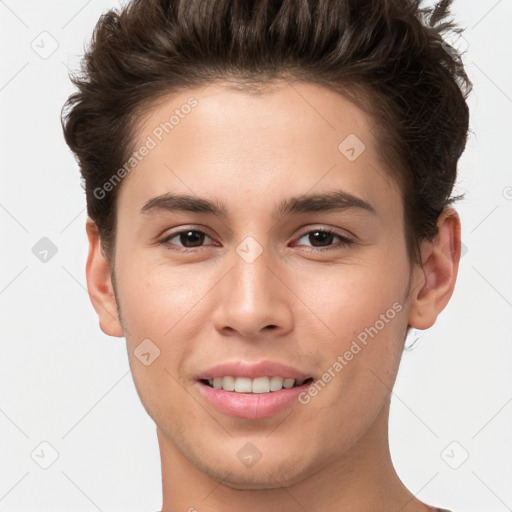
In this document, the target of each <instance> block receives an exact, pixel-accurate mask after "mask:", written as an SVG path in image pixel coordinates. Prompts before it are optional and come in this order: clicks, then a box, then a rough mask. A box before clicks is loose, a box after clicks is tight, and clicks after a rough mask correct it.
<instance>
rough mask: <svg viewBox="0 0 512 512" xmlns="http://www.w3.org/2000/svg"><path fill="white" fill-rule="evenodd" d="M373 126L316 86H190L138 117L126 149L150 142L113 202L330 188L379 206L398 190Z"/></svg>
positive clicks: (252, 198)
mask: <svg viewBox="0 0 512 512" xmlns="http://www.w3.org/2000/svg"><path fill="white" fill-rule="evenodd" d="M374 125H375V123H374V120H373V119H372V118H371V117H370V116H369V115H368V114H367V113H366V112H364V111H362V110H361V109H359V108H358V107H357V106H355V105H354V104H353V103H352V102H351V101H349V100H348V99H346V98H345V97H343V96H342V95H340V94H337V93H335V92H333V91H330V90H327V89H325V88H323V87H320V86H318V85H314V84H305V83H300V84H299V83H293V84H292V83H288V82H286V81H281V82H274V83H272V84H271V86H270V87H266V88H263V89H259V90H257V91H249V92H248V91H245V90H239V89H238V88H237V86H236V85H235V84H230V83H213V84H210V85H208V86H206V87H200V88H194V89H188V90H185V91H182V92H180V93H177V94H173V95H169V96H166V97H163V98H161V99H160V100H159V101H158V102H157V103H155V104H154V105H153V106H152V107H151V108H149V109H148V111H147V112H146V113H145V115H144V116H143V117H141V118H140V121H139V123H138V124H137V125H136V129H135V133H134V144H133V147H134V148H135V151H138V152H139V153H140V152H141V151H140V150H141V149H142V148H144V146H148V147H149V146H151V148H150V150H146V151H144V153H145V156H144V157H143V158H140V159H139V161H138V162H137V164H136V166H135V167H134V169H133V170H132V171H131V172H130V173H129V174H128V175H127V177H126V178H125V179H124V181H125V183H123V186H122V187H121V190H120V195H119V201H120V202H121V201H123V200H129V201H130V202H131V203H133V204H135V203H136V204H138V205H139V207H142V203H143V202H147V200H149V199H151V197H155V196H157V195H161V194H162V193H165V192H166V191H167V192H177V191H179V192H180V193H188V194H189V195H191V194H192V195H194V194H197V195H200V196H201V197H204V196H205V195H210V196H215V197H216V198H218V196H219V195H221V196H224V199H226V201H223V202H227V203H229V202H233V200H234V199H235V197H239V198H243V199H244V200H243V201H242V200H240V201H241V202H240V203H239V204H238V206H240V205H242V204H243V205H245V207H249V206H252V207H253V208H261V207H263V204H262V202H261V200H262V199H264V198H270V197H271V196H273V197H274V198H277V196H278V195H279V196H280V199H281V200H285V199H286V197H287V195H289V194H292V193H294V194H295V195H300V194H304V193H305V192H308V191H321V190H326V189H332V188H333V187H334V188H336V189H342V190H345V191H347V192H348V193H353V194H354V195H358V196H359V197H362V198H363V199H365V200H367V201H368V202H373V203H375V204H376V208H377V209H378V208H386V207H389V206H392V205H390V204H389V199H390V196H393V199H394V200H395V201H394V202H395V203H396V202H397V201H396V200H397V199H398V197H399V193H398V189H397V186H396V183H395V182H394V180H392V179H391V178H390V176H389V173H388V172H387V170H386V168H385V165H384V163H383V161H382V160H381V158H380V155H379V154H378V152H377V149H376V141H375V138H374V132H373V127H374ZM251 190H252V192H253V193H252V194H250V192H251ZM214 191H215V193H214ZM233 192H235V193H236V195H234V194H233ZM386 194H387V197H386ZM398 202H399V201H398ZM272 207H273V208H274V207H275V205H274V204H273V205H272ZM396 207H397V208H400V207H401V205H400V204H398V205H396ZM395 213H396V212H395ZM398 213H399V212H398Z"/></svg>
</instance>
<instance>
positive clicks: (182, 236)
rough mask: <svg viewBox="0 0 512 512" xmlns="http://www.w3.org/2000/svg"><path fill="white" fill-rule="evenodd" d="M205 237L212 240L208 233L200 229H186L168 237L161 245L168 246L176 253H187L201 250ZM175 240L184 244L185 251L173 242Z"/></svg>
mask: <svg viewBox="0 0 512 512" xmlns="http://www.w3.org/2000/svg"><path fill="white" fill-rule="evenodd" d="M205 237H206V238H209V239H210V240H212V239H211V238H210V237H209V236H208V234H207V233H205V232H204V231H201V230H200V229H184V230H181V231H176V232H175V233H171V234H170V235H168V236H166V237H165V238H164V239H163V240H161V242H160V243H161V244H163V245H165V246H168V247H169V248H170V249H172V250H174V251H178V252H187V251H186V249H193V248H196V247H197V248H201V246H202V244H203V242H204V239H205ZM174 239H177V241H178V242H179V243H180V244H182V245H181V247H183V249H180V248H179V247H180V245H179V244H177V243H176V242H173V241H172V240H174ZM172 246H176V247H172Z"/></svg>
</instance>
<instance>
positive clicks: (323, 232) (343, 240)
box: [298, 229, 352, 251]
mask: <svg viewBox="0 0 512 512" xmlns="http://www.w3.org/2000/svg"><path fill="white" fill-rule="evenodd" d="M303 238H306V240H307V241H308V242H309V243H310V244H311V247H312V248H313V249H314V250H320V251H322V250H331V249H339V248H341V247H343V246H346V245H349V244H351V243H352V240H350V239H349V238H347V237H345V236H342V235H340V234H338V233H336V232H335V231H333V230H331V229H314V230H312V231H307V232H306V233H304V234H303V235H302V236H301V237H300V238H299V241H300V240H301V239H303ZM336 239H338V240H339V241H340V242H339V243H338V244H336V245H334V246H332V244H333V241H335V240H336ZM298 245H303V244H298ZM322 248H324V249H322Z"/></svg>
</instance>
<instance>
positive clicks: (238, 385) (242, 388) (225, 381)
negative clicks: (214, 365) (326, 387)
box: [199, 375, 313, 394]
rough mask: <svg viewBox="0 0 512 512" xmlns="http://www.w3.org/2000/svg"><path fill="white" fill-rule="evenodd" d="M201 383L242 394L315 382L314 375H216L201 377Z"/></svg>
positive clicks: (261, 392)
mask: <svg viewBox="0 0 512 512" xmlns="http://www.w3.org/2000/svg"><path fill="white" fill-rule="evenodd" d="M199 382H200V383H201V384H204V385H205V386H208V387H210V388H213V389H218V390H222V391H227V392H231V393H242V394H267V393H276V392H278V391H281V390H283V389H292V388H298V387H302V386H307V385H309V384H310V383H311V382H313V377H308V378H306V379H290V378H283V377H278V376H274V377H256V378H254V379H251V378H248V377H233V376H230V375H228V376H225V377H215V378H213V379H199Z"/></svg>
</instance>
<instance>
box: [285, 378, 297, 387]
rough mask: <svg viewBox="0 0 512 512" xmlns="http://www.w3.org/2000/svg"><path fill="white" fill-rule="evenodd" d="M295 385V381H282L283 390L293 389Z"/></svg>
mask: <svg viewBox="0 0 512 512" xmlns="http://www.w3.org/2000/svg"><path fill="white" fill-rule="evenodd" d="M294 384H295V379H284V380H283V388H293V385H294Z"/></svg>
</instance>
